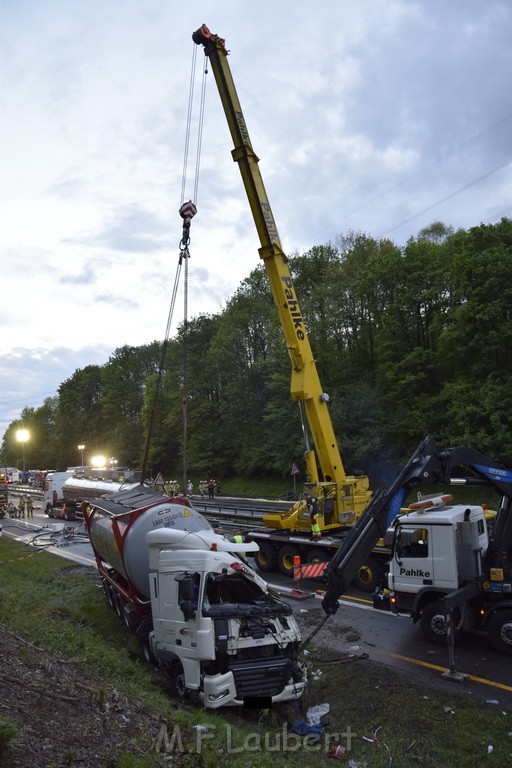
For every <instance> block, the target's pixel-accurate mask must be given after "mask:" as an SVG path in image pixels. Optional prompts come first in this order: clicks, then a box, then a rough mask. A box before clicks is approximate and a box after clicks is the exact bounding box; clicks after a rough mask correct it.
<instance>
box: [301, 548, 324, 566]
mask: <svg viewBox="0 0 512 768" xmlns="http://www.w3.org/2000/svg"><path fill="white" fill-rule="evenodd" d="M328 559H329V556H328V555H327V553H326V552H325V550H322V549H319V548H318V547H316V548H315V549H310V550H309V552H308V553H307V555H306V563H325V562H327V560H328Z"/></svg>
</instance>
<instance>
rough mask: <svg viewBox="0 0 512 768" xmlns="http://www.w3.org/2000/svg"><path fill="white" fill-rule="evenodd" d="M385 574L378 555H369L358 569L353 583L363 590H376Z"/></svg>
mask: <svg viewBox="0 0 512 768" xmlns="http://www.w3.org/2000/svg"><path fill="white" fill-rule="evenodd" d="M382 575H383V567H382V563H380V562H379V560H377V558H376V557H371V556H370V557H367V558H366V560H365V562H364V563H362V564H361V565H360V566H359V568H358V569H357V573H356V575H355V577H354V580H353V582H352V584H353V585H354V587H356V588H357V589H360V590H361V592H374V591H375V588H376V587H378V586H379V582H380V580H381V578H382Z"/></svg>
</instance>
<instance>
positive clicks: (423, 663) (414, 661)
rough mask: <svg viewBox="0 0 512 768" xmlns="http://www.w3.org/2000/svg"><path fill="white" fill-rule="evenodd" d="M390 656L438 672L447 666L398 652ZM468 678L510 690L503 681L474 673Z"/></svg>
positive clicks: (510, 686) (445, 670)
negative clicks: (488, 678)
mask: <svg viewBox="0 0 512 768" xmlns="http://www.w3.org/2000/svg"><path fill="white" fill-rule="evenodd" d="M391 656H393V658H395V659H401V661H408V662H410V663H411V664H419V665H420V667H428V668H429V669H436V670H438V671H439V672H448V671H449V670H448V667H440V666H438V665H437V664H430V663H429V662H428V661H420V660H419V659H411V658H410V657H409V656H401V655H400V654H399V653H392V654H391ZM468 678H469V680H474V681H475V682H476V683H483V684H484V685H491V686H493V687H494V688H502V689H503V690H504V691H512V685H505V683H495V682H494V680H487V679H486V678H485V677H477V676H476V675H468Z"/></svg>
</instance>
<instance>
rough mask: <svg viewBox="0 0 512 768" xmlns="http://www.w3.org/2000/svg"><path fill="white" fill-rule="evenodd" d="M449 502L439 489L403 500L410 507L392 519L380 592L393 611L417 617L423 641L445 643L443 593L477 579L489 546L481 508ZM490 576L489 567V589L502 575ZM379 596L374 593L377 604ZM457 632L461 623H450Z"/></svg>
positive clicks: (453, 590) (501, 581)
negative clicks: (389, 548) (389, 555)
mask: <svg viewBox="0 0 512 768" xmlns="http://www.w3.org/2000/svg"><path fill="white" fill-rule="evenodd" d="M450 501H451V496H449V495H443V494H440V495H437V496H432V497H425V498H423V499H420V500H418V502H414V503H412V504H410V505H409V507H410V508H412V509H413V511H412V512H409V513H408V514H402V515H400V516H399V517H398V518H397V520H396V522H395V529H394V543H393V547H392V552H393V555H392V558H391V560H390V562H389V570H388V574H387V590H386V591H385V592H384V593H383V594H384V595H387V594H388V590H389V596H390V597H389V602H390V605H389V607H390V608H391V609H392V610H393V611H394V612H396V613H409V614H410V615H411V616H412V617H413V619H414V620H419V621H420V626H421V629H422V631H423V633H424V635H425V636H426V637H427V638H428V639H429V640H432V641H434V642H436V641H439V642H442V643H446V621H445V609H444V605H443V598H444V596H445V595H448V594H450V593H452V592H455V591H456V590H458V589H460V588H462V587H464V585H465V584H468V583H470V582H475V581H477V580H479V579H481V577H482V574H483V571H482V558H483V557H484V556H485V553H486V552H487V548H488V546H489V537H488V533H487V524H486V520H485V513H484V510H483V508H482V507H481V506H472V505H467V504H455V505H450V504H449V502H450ZM492 579H493V573H492V571H491V573H490V576H489V582H488V586H487V589H488V590H489V591H491V590H492V588H493V587H495V588H497V587H498V581H499V584H500V586H501V585H503V577H502V576H501V578H500V579H498V581H496V582H493V581H492ZM484 586H485V585H484ZM503 586H504V585H503ZM381 594H382V593H381ZM511 596H512V595H511ZM381 599H382V596H380V597H377V600H376V606H377V607H378V606H379V600H381ZM461 631H462V626H461V627H460V628H458V627H457V626H456V627H455V639H458V638H459V637H460V634H461Z"/></svg>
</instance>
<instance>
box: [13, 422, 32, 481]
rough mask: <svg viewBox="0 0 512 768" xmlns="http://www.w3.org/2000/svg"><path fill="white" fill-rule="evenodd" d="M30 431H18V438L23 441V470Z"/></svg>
mask: <svg viewBox="0 0 512 768" xmlns="http://www.w3.org/2000/svg"><path fill="white" fill-rule="evenodd" d="M29 438H30V433H29V431H28V429H18V431H17V432H16V440H17V441H18V443H21V449H22V452H23V471H25V443H26V442H28V440H29Z"/></svg>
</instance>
